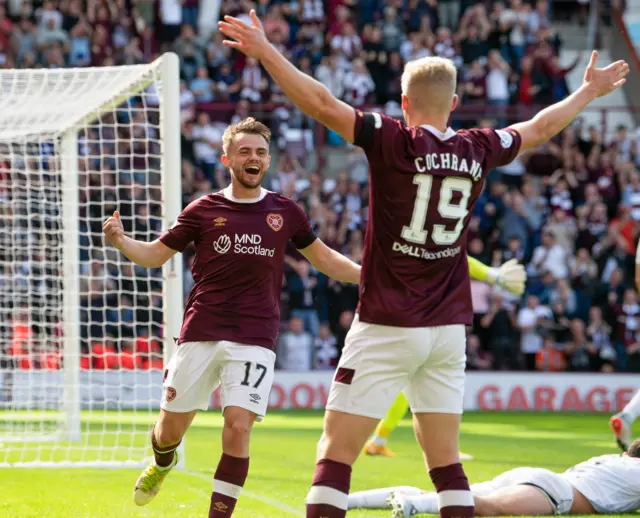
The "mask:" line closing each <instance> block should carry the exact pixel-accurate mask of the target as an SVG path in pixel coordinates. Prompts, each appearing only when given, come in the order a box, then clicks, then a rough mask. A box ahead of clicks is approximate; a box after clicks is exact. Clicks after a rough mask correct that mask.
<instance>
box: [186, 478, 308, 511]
mask: <svg viewBox="0 0 640 518" xmlns="http://www.w3.org/2000/svg"><path fill="white" fill-rule="evenodd" d="M177 473H184V474H185V475H190V476H192V477H196V478H199V479H202V480H206V481H207V482H210V483H211V484H213V479H212V477H210V476H207V475H205V474H203V473H198V472H197V471H189V470H179V471H177ZM242 496H247V497H249V498H251V499H253V500H258V501H259V502H262V503H263V504H267V505H269V506H271V507H275V508H276V509H279V510H280V511H284V512H286V513H289V514H292V515H294V516H297V517H298V518H304V516H305V515H304V513H302V512H301V511H299V510H298V509H296V508H295V507H291V506H290V505H287V504H283V503H282V502H280V501H278V500H274V499H273V498H269V497H268V496H263V495H261V494H259V493H254V492H253V491H247V490H246V489H242V493H240V497H242Z"/></svg>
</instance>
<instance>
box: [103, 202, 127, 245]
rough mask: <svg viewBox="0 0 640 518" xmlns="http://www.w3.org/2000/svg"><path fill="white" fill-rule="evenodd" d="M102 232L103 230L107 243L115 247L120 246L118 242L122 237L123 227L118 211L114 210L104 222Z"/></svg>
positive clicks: (120, 241)
mask: <svg viewBox="0 0 640 518" xmlns="http://www.w3.org/2000/svg"><path fill="white" fill-rule="evenodd" d="M102 232H104V235H105V236H106V238H107V240H108V241H109V243H111V244H112V245H113V246H115V247H116V248H119V247H120V243H122V240H123V239H124V227H123V226H122V221H120V213H119V212H118V211H115V212H114V213H113V216H111V217H110V218H109V219H108V220H107V221H105V222H104V225H102Z"/></svg>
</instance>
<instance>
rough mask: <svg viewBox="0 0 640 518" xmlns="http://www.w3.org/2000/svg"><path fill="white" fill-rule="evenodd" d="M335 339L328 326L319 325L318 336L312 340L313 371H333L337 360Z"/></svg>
mask: <svg viewBox="0 0 640 518" xmlns="http://www.w3.org/2000/svg"><path fill="white" fill-rule="evenodd" d="M336 343H337V342H336V338H335V336H333V335H332V334H331V329H330V328H329V325H328V324H321V325H320V328H319V332H318V336H317V337H316V338H315V339H314V342H313V345H314V356H313V357H314V369H316V370H333V369H335V367H336V365H337V363H336V360H337V358H338V349H337V347H336Z"/></svg>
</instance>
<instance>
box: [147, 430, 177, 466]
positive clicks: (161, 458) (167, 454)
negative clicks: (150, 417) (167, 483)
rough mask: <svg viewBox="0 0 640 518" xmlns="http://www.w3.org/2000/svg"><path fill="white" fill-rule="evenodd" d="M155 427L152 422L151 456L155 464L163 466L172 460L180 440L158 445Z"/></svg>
mask: <svg viewBox="0 0 640 518" xmlns="http://www.w3.org/2000/svg"><path fill="white" fill-rule="evenodd" d="M155 429H156V425H155V424H154V425H153V428H151V448H152V449H153V456H154V457H155V458H156V465H157V466H160V467H161V468H165V467H167V466H169V465H170V464H171V463H172V462H173V457H175V454H176V453H175V452H176V450H177V449H178V446H180V443H181V442H182V441H178V442H177V443H175V444H169V445H167V446H160V445H159V444H158V441H157V440H156V434H155Z"/></svg>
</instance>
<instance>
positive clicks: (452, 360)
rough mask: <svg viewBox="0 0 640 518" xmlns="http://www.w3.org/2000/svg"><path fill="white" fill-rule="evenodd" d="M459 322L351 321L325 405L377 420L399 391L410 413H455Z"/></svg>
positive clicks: (462, 340) (458, 409)
mask: <svg viewBox="0 0 640 518" xmlns="http://www.w3.org/2000/svg"><path fill="white" fill-rule="evenodd" d="M465 351H466V335H465V327H464V326H463V325H451V326H441V327H390V326H381V325H377V324H368V323H365V322H360V320H359V318H358V316H356V318H355V319H354V321H353V324H352V325H351V329H350V330H349V333H348V334H347V338H346V340H345V347H344V350H343V351H342V357H341V358H340V362H339V364H338V369H337V370H336V374H335V376H334V379H333V383H332V384H331V390H330V392H329V399H328V402H327V410H337V411H339V412H345V413H347V414H354V415H361V416H365V417H372V418H375V419H382V418H383V417H384V416H385V415H386V413H387V410H388V409H389V407H390V406H391V403H393V400H394V399H395V398H396V396H397V395H398V393H400V392H401V391H402V390H404V393H405V395H406V396H407V400H408V401H409V406H410V407H411V410H412V411H413V412H414V413H418V412H434V413H442V414H461V413H462V399H463V395H464V369H465V363H466V352H465Z"/></svg>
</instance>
